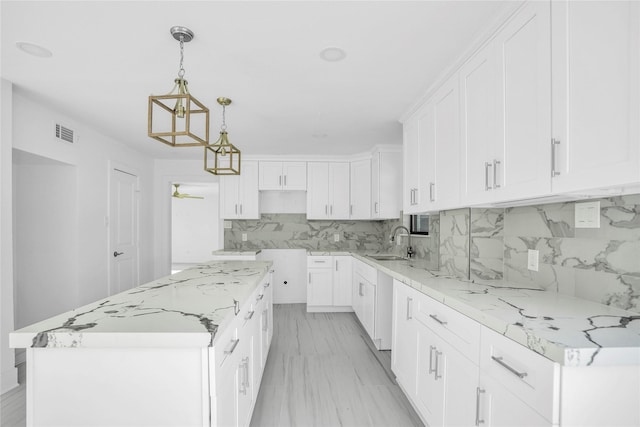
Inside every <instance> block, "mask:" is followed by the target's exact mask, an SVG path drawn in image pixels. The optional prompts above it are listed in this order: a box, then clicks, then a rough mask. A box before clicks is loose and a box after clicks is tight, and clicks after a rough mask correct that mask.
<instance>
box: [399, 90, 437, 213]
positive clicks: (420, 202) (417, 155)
mask: <svg viewBox="0 0 640 427" xmlns="http://www.w3.org/2000/svg"><path fill="white" fill-rule="evenodd" d="M433 130H434V127H433V105H432V103H430V102H427V104H425V105H423V106H422V107H421V108H420V109H419V110H418V111H417V112H416V113H415V114H414V115H413V116H412V117H411V118H410V119H409V120H408V121H407V122H405V124H404V132H403V133H404V136H403V151H404V153H403V155H404V185H403V187H404V191H403V207H404V213H405V214H415V213H420V212H425V211H426V210H427V209H428V207H427V204H428V203H429V190H430V186H429V183H430V182H433V181H434V180H435V175H434V172H435V158H434V157H433V152H434V150H435V148H434V134H433Z"/></svg>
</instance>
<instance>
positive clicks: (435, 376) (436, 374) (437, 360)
mask: <svg viewBox="0 0 640 427" xmlns="http://www.w3.org/2000/svg"><path fill="white" fill-rule="evenodd" d="M440 356H442V352H441V351H438V350H436V368H435V369H434V370H433V373H434V374H435V375H434V377H433V378H434V379H435V380H436V381H438V380H439V379H440V378H442V375H439V374H438V364H439V360H440Z"/></svg>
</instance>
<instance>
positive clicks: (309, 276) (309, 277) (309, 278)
mask: <svg viewBox="0 0 640 427" xmlns="http://www.w3.org/2000/svg"><path fill="white" fill-rule="evenodd" d="M309 283H311V272H309Z"/></svg>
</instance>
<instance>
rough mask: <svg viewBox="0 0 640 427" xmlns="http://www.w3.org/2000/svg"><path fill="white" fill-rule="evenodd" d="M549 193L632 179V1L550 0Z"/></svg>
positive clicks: (635, 151)
mask: <svg viewBox="0 0 640 427" xmlns="http://www.w3.org/2000/svg"><path fill="white" fill-rule="evenodd" d="M551 12H552V14H553V28H552V34H553V38H552V44H551V48H552V52H553V61H552V63H553V69H552V71H553V88H554V91H553V141H552V147H553V148H552V149H553V150H554V167H553V180H552V188H553V192H554V193H567V192H577V191H583V190H593V189H601V188H605V187H619V188H624V187H627V186H631V187H633V186H634V185H635V186H636V189H637V188H638V185H639V184H640V143H638V141H640V3H638V2H637V1H589V2H578V1H552V2H551Z"/></svg>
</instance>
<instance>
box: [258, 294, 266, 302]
mask: <svg viewBox="0 0 640 427" xmlns="http://www.w3.org/2000/svg"><path fill="white" fill-rule="evenodd" d="M262 298H264V294H260V295H258V298H256V301H260V300H261V299H262Z"/></svg>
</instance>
